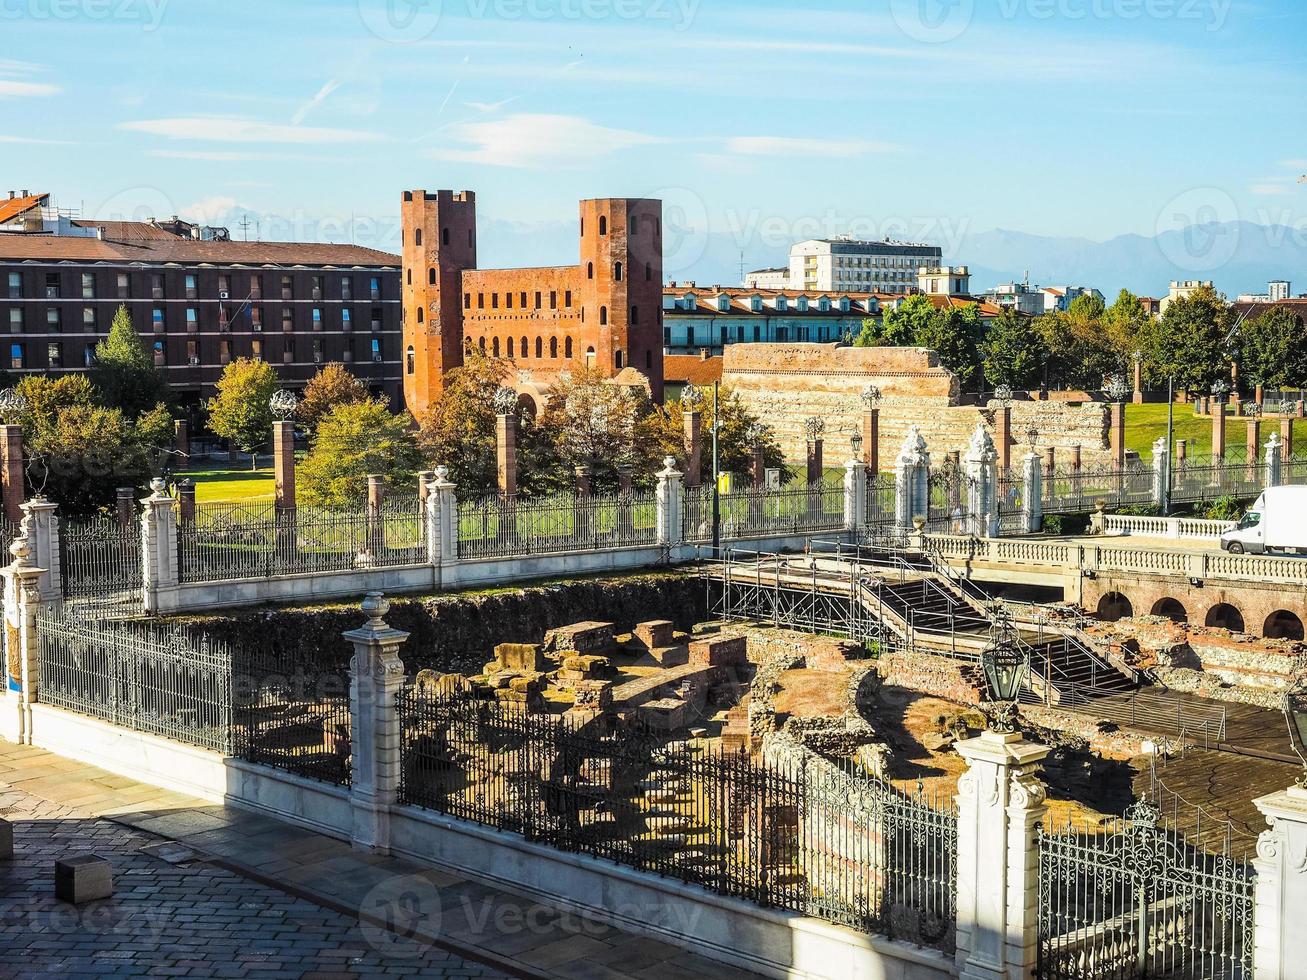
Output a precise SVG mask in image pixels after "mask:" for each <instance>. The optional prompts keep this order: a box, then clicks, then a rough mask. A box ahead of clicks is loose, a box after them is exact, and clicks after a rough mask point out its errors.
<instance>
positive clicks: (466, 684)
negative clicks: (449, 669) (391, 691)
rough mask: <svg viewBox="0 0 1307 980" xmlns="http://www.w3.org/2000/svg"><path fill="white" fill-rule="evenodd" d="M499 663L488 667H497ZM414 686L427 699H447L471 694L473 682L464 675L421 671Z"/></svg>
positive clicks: (495, 662) (414, 681) (415, 679)
mask: <svg viewBox="0 0 1307 980" xmlns="http://www.w3.org/2000/svg"><path fill="white" fill-rule="evenodd" d="M497 663H498V662H497V661H494V662H492V663H491V664H487V665H486V666H487V667H489V666H496V665H497ZM413 686H414V688H415V689H416V690H417V691H418V693H419V694H424V695H426V696H427V697H436V698H447V697H453V696H454V695H458V694H470V693H471V692H472V682H471V681H469V680H468V679H467V678H466V677H464V676H463V675H462V674H442V673H440V671H438V670H430V669H427V670H419V671H418V673H417V677H416V678H414V680H413Z"/></svg>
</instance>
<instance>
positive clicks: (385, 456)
mask: <svg viewBox="0 0 1307 980" xmlns="http://www.w3.org/2000/svg"><path fill="white" fill-rule="evenodd" d="M412 429H413V419H412V418H411V417H410V416H409V414H408V413H407V412H401V413H400V414H399V415H395V414H393V413H392V412H391V411H390V407H389V406H388V405H387V404H386V403H385V402H384V401H381V400H372V399H369V400H368V401H362V402H345V403H342V404H339V405H336V406H335V407H334V408H332V409H331V410H330V411H329V412H327V414H326V415H324V416H323V417H322V418H321V419H320V420H319V422H318V428H317V432H316V434H315V436H314V439H313V446H312V448H310V449H309V453H308V455H307V456H306V457H305V458H304V461H303V462H302V463H301V464H300V468H299V487H300V489H301V491H302V493H303V499H304V500H305V502H307V503H309V504H315V505H317V506H320V507H332V508H340V507H349V506H353V505H358V504H361V503H363V502H364V501H366V500H367V496H368V476H369V475H373V474H377V475H381V476H383V477H385V478H386V483H387V485H388V486H389V487H391V488H397V487H411V486H413V484H414V473H415V472H416V471H417V469H418V467H419V465H420V464H421V459H422V457H421V454H420V453H419V452H418V448H417V443H416V442H415V441H414V437H413V431H412Z"/></svg>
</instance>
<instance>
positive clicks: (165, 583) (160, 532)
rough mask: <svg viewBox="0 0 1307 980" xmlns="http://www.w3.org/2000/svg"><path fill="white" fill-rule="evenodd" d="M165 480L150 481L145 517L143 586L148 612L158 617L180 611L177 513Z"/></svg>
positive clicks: (142, 540)
mask: <svg viewBox="0 0 1307 980" xmlns="http://www.w3.org/2000/svg"><path fill="white" fill-rule="evenodd" d="M165 487H166V484H165V483H164V481H163V480H161V479H159V478H158V477H156V478H155V479H153V480H151V481H150V490H151V491H152V493H151V494H150V496H148V497H146V498H145V511H144V513H143V514H142V515H141V586H142V589H143V590H144V601H145V611H146V612H147V613H148V614H150V615H152V616H156V615H158V614H159V613H167V612H172V611H174V610H176V608H177V586H178V585H179V584H180V582H181V575H180V572H181V570H180V569H179V568H178V567H177V509H176V508H175V507H174V506H173V499H172V497H170V496H169V495H168V493H167V490H166V489H165Z"/></svg>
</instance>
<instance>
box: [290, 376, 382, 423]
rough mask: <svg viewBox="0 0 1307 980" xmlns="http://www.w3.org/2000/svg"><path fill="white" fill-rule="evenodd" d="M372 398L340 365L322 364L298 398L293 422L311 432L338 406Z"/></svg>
mask: <svg viewBox="0 0 1307 980" xmlns="http://www.w3.org/2000/svg"><path fill="white" fill-rule="evenodd" d="M371 397H372V395H371V393H370V392H369V391H368V386H367V385H366V384H364V383H363V382H362V381H361V380H359V379H358V378H356V377H354V375H352V374H350V372H349V371H348V370H347V369H346V368H345V365H344V364H341V363H340V362H339V361H332V362H330V363H328V364H324V365H323V366H322V369H321V370H320V371H318V373H317V374H315V375H314V376H313V377H312V378H310V379H309V383H308V384H307V385H305V386H304V392H303V394H302V395H301V396H300V402H299V407H298V408H296V410H295V418H296V419H297V420H298V421H299V422H300V424H301V425H303V426H304V427H305V428H306V429H308V430H309V431H310V432H312V431H313V430H315V429H316V428H317V426H318V421H319V420H320V419H321V418H322V417H323V416H324V415H326V414H327V413H328V412H330V411H331V410H332V409H333V408H335V407H336V406H337V405H349V404H353V403H356V402H365V401H368V400H369V399H370V398H371Z"/></svg>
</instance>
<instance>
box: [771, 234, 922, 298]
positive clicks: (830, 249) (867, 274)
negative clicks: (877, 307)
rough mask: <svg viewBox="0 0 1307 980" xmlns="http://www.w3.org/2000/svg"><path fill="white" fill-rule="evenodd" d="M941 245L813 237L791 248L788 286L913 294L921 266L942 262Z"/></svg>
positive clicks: (791, 287)
mask: <svg viewBox="0 0 1307 980" xmlns="http://www.w3.org/2000/svg"><path fill="white" fill-rule="evenodd" d="M943 257H944V253H943V250H942V249H941V248H940V247H939V246H938V245H914V244H909V243H906V242H891V241H885V242H860V241H855V240H853V239H845V238H836V239H814V240H811V241H806V242H798V243H796V244H795V245H793V246H791V248H790V279H789V288H790V289H800V290H804V291H808V292H811V291H814V290H815V291H818V292H830V291H832V290H834V291H841V292H842V291H851V292H864V293H909V292H911V291H912V290H913V289H915V288H916V286H917V277H918V273H919V270H921V269H924V268H938V267H940V266H941V265H943Z"/></svg>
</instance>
